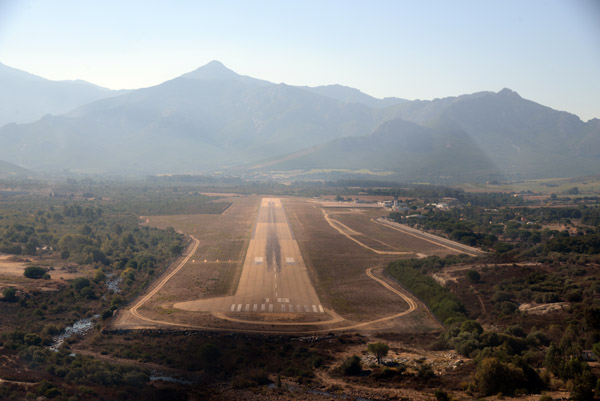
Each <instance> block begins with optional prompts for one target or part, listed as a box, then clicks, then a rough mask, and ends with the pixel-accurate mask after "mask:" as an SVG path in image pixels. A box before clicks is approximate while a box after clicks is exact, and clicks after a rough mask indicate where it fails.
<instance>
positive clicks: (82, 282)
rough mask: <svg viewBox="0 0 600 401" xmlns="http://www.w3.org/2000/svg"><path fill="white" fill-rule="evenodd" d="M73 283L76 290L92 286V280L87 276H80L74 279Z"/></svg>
mask: <svg viewBox="0 0 600 401" xmlns="http://www.w3.org/2000/svg"><path fill="white" fill-rule="evenodd" d="M72 285H73V288H74V289H75V291H77V292H81V290H82V289H84V288H86V287H89V286H90V280H88V279H87V278H83V277H79V278H76V279H75V280H73V283H72Z"/></svg>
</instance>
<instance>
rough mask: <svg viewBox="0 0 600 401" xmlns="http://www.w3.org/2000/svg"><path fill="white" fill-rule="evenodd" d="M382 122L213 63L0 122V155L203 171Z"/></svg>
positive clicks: (93, 166) (74, 165) (33, 163)
mask: <svg viewBox="0 0 600 401" xmlns="http://www.w3.org/2000/svg"><path fill="white" fill-rule="evenodd" d="M378 124H379V121H378V120H377V117H376V116H375V113H374V112H373V111H372V110H371V109H370V108H368V107H366V106H364V105H361V104H347V103H344V102H340V101H338V100H335V99H331V98H329V97H325V96H320V95H317V94H313V93H310V92H307V91H305V90H302V89H300V88H297V87H293V86H288V85H285V84H279V85H276V84H273V83H269V82H266V81H261V80H257V79H254V78H250V77H244V76H241V75H238V74H236V73H234V72H233V71H231V70H229V69H227V68H226V67H225V66H223V65H222V64H220V63H218V62H211V63H209V64H207V65H206V66H204V67H201V68H199V69H197V70H195V71H192V72H191V73H187V74H184V75H182V76H181V77H178V78H175V79H173V80H170V81H167V82H164V83H163V84H160V85H157V86H154V87H150V88H144V89H139V90H136V91H133V92H131V93H128V94H125V95H122V96H118V97H112V98H107V99H102V100H98V101H95V102H92V103H90V104H87V105H85V106H82V107H80V108H78V109H76V110H74V111H72V112H70V113H68V114H65V115H61V116H46V117H44V118H42V119H41V120H39V121H37V122H35V123H33V124H26V125H16V124H9V125H7V126H5V127H3V128H2V129H0V157H5V158H6V160H9V161H11V162H14V163H18V164H21V165H25V166H28V167H30V168H32V169H44V170H58V169H72V170H84V171H110V172H116V171H129V172H143V173H148V172H189V171H203V170H208V169H218V168H223V167H226V166H231V165H235V164H241V163H245V162H249V161H251V160H256V159H261V158H266V157H270V156H272V155H282V154H286V153H290V152H294V151H297V150H300V149H302V148H304V147H306V146H313V145H317V144H321V143H324V142H327V141H329V140H331V139H334V138H338V137H342V136H356V135H364V134H367V133H369V132H372V131H373V129H374V128H375V127H376V126H377V125H378Z"/></svg>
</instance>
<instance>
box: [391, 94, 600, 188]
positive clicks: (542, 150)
mask: <svg viewBox="0 0 600 401" xmlns="http://www.w3.org/2000/svg"><path fill="white" fill-rule="evenodd" d="M394 115H395V116H397V117H400V118H403V119H406V120H408V121H413V122H416V123H419V124H422V125H425V126H437V127H456V128H458V129H460V130H463V131H464V132H465V133H466V134H468V135H469V136H470V137H471V138H472V139H473V141H474V142H475V143H476V144H477V145H478V146H479V147H480V148H481V149H482V151H483V152H485V154H486V155H488V157H489V158H490V160H492V161H493V162H494V164H495V165H496V166H498V167H499V168H500V169H501V170H502V172H503V174H505V175H506V176H507V177H508V178H515V179H519V178H527V177H535V178H549V177H567V176H574V175H588V174H593V173H596V172H597V171H598V168H599V167H600V164H599V163H600V139H599V138H600V127H599V125H600V124H598V122H597V121H596V122H595V121H594V120H592V121H589V122H588V123H585V122H583V121H581V120H580V119H579V117H577V116H575V115H573V114H570V113H567V112H564V111H556V110H553V109H551V108H549V107H546V106H542V105H540V104H537V103H535V102H532V101H530V100H527V99H523V98H522V97H521V96H519V94H518V93H516V92H514V91H512V90H510V89H506V88H505V89H503V90H501V91H499V92H498V93H494V92H479V93H475V94H472V95H463V96H459V97H456V98H446V99H439V100H433V101H429V102H413V103H412V104H402V105H398V106H396V107H395V112H394Z"/></svg>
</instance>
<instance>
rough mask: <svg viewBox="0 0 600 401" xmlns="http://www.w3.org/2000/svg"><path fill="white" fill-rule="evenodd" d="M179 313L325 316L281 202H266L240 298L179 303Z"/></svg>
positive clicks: (237, 294)
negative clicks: (181, 310)
mask: <svg viewBox="0 0 600 401" xmlns="http://www.w3.org/2000/svg"><path fill="white" fill-rule="evenodd" d="M174 307H175V308H177V309H183V310H187V311H206V312H220V313H227V314H285V315H287V316H289V317H292V314H293V315H297V314H302V315H306V314H317V315H322V314H323V313H324V309H323V306H322V305H321V302H320V301H319V297H318V296H317V293H316V291H315V289H314V287H313V285H312V283H311V282H310V278H309V277H308V272H307V269H306V265H305V263H304V260H303V259H302V255H301V253H300V248H299V247H298V243H297V242H296V240H295V238H294V234H293V232H292V229H291V226H290V224H289V221H288V219H287V216H286V214H285V210H284V207H283V205H282V203H281V200H280V199H278V198H263V199H262V200H261V204H260V207H259V210H258V213H257V217H256V221H255V223H254V228H253V231H252V235H251V239H250V241H249V244H248V250H247V252H246V257H245V259H244V264H243V267H242V273H241V276H240V281H239V284H238V288H237V290H236V292H235V295H233V296H228V297H220V298H211V299H199V300H194V301H188V302H179V303H176V304H175V305H174Z"/></svg>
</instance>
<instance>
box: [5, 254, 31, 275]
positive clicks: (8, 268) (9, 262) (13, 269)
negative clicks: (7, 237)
mask: <svg viewBox="0 0 600 401" xmlns="http://www.w3.org/2000/svg"><path fill="white" fill-rule="evenodd" d="M29 263H30V261H29V260H28V259H23V258H20V257H17V256H13V255H0V275H9V276H22V275H23V271H24V270H25V268H26V267H27V266H29Z"/></svg>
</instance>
